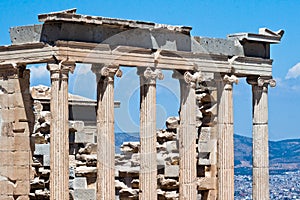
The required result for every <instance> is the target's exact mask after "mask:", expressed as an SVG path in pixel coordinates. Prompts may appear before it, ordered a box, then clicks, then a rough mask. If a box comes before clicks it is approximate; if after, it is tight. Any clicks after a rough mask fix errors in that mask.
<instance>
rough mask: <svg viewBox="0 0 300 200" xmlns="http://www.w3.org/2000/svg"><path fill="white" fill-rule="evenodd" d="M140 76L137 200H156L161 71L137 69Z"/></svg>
mask: <svg viewBox="0 0 300 200" xmlns="http://www.w3.org/2000/svg"><path fill="white" fill-rule="evenodd" d="M138 75H140V143H141V147H140V161H141V162H140V166H141V170H140V178H139V187H140V192H139V199H157V161H156V157H157V156H156V78H158V79H160V80H162V79H163V74H162V72H161V70H158V69H156V70H152V69H151V68H149V67H148V68H146V69H139V70H138Z"/></svg>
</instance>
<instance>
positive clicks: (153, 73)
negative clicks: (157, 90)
mask: <svg viewBox="0 0 300 200" xmlns="http://www.w3.org/2000/svg"><path fill="white" fill-rule="evenodd" d="M137 74H138V75H139V76H141V77H144V79H145V81H147V83H148V84H154V83H155V82H156V79H157V78H158V79H159V80H163V79H164V75H163V73H162V71H161V69H155V70H153V69H151V68H150V67H147V68H146V69H144V68H142V69H141V68H138V71H137Z"/></svg>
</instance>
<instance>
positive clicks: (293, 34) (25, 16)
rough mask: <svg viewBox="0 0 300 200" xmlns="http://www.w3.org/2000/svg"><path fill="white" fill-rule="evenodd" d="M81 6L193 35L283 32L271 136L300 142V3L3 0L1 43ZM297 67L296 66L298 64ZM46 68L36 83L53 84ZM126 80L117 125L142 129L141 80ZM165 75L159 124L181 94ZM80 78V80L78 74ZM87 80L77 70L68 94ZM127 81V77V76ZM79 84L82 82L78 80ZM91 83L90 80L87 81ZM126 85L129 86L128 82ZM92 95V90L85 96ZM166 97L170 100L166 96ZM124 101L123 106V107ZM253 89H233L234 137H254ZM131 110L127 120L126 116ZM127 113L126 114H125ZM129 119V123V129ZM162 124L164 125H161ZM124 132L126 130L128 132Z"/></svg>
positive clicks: (37, 69)
mask: <svg viewBox="0 0 300 200" xmlns="http://www.w3.org/2000/svg"><path fill="white" fill-rule="evenodd" d="M74 7H75V8H77V13H79V14H86V15H97V16H105V17H113V18H125V19H135V20H145V21H153V22H157V23H164V24H172V25H188V26H192V27H193V30H192V35H194V36H195V35H198V36H208V37H218V38H225V37H226V35H227V34H230V33H236V32H253V33H257V32H258V29H259V28H261V27H268V28H269V29H271V30H278V29H284V30H285V35H284V37H283V39H282V42H281V44H279V45H272V48H271V57H272V58H273V59H274V63H273V76H274V78H275V79H276V80H277V86H276V87H275V88H270V90H269V114H270V115H269V124H270V128H269V135H270V139H272V140H278V139H284V138H299V133H300V130H299V129H300V128H299V123H300V120H299V115H300V114H299V113H300V104H299V99H300V77H299V76H300V64H298V63H299V62H300V55H299V52H300V40H299V33H300V20H299V10H300V3H299V2H297V1H287V0H286V1H274V0H273V1H247V2H246V1H214V0H211V1H199V0H195V1H192V0H191V1H176V0H165V1H162V0H160V1H158V0H151V1H133V0H128V1H124V0H120V1H93V2H92V1H86V0H80V1H79V0H77V1H76V0H73V1H37V0H18V1H16V0H9V1H7V0H0V45H7V44H10V39H9V32H8V30H9V27H12V26H21V25H28V24H36V23H38V20H37V15H38V14H40V13H48V12H53V11H59V10H64V9H69V8H74ZM297 64H298V65H297ZM43 69H44V66H43V65H42V66H34V67H32V76H33V77H34V80H32V84H33V85H35V84H49V77H48V74H47V73H48V72H46V71H45V70H43ZM125 72H126V73H125V75H124V77H125V78H126V77H128V78H129V80H130V81H131V82H130V84H132V88H134V90H133V91H129V93H130V94H132V95H131V96H129V99H128V98H127V99H125V98H126V97H128V96H126V95H128V94H123V93H122V92H119V93H116V100H121V101H122V105H123V104H124V105H126V103H127V104H128V106H127V108H126V110H125V111H124V110H123V111H121V110H119V111H116V115H117V116H116V122H117V124H119V126H118V127H119V128H120V129H121V130H125V129H127V126H128V127H130V128H128V129H130V130H129V131H133V130H136V129H137V130H138V115H137V114H138V106H135V104H137V105H138V101H139V98H138V89H137V87H138V78H137V76H135V71H134V70H133V71H132V70H128V69H126V70H125ZM165 73H166V79H165V80H164V81H161V82H158V85H159V86H158V99H157V103H158V104H159V105H158V117H160V118H161V119H160V118H159V119H160V120H159V121H163V119H164V118H165V117H166V116H168V115H176V113H177V110H178V99H177V97H176V95H178V91H177V89H176V84H178V83H177V82H176V81H175V80H172V79H171V77H170V74H169V73H168V72H165ZM76 74H80V76H76ZM85 76H86V77H88V76H89V72H87V71H86V70H85V69H84V67H78V68H77V69H76V72H75V75H71V76H70V90H71V91H72V92H74V93H81V94H84V91H83V90H86V87H85V86H87V85H88V86H87V88H90V89H92V87H90V82H87V83H86V84H83V81H84V80H83V79H84V77H85ZM124 77H123V78H124ZM123 78H121V79H120V80H117V81H116V90H120V91H124V89H122V87H121V86H122V85H123V81H125V78H124V80H122V79H123ZM80 80H81V81H80ZM88 80H90V79H88ZM126 84H128V83H127V82H126ZM84 95H86V96H88V97H93V95H94V92H89V93H87V92H86V94H84ZM166 96H167V97H166ZM123 102H125V103H123ZM251 106H252V103H251V87H250V86H249V85H247V84H246V83H245V81H244V80H241V81H240V83H239V84H238V85H237V86H235V87H234V109H235V111H234V115H235V133H238V134H241V135H246V136H251V123H252V120H251V115H252V111H251V109H252V108H251ZM127 111H129V114H128V113H127V114H128V116H126V114H124V113H126V112H127ZM122 112H124V113H122ZM124 115H125V119H130V121H131V124H132V125H128V123H127V121H126V120H125V122H121V121H122V120H121V119H119V118H122V117H123V116H124ZM158 126H159V127H160V126H163V123H159V124H158ZM125 131H126V130H125Z"/></svg>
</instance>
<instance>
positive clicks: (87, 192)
mask: <svg viewBox="0 0 300 200" xmlns="http://www.w3.org/2000/svg"><path fill="white" fill-rule="evenodd" d="M74 199H76V200H95V199H96V190H95V189H75V190H74Z"/></svg>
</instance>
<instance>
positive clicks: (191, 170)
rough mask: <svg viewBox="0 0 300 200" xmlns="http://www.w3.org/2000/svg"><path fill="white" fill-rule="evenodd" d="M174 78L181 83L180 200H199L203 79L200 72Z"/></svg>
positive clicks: (175, 75) (178, 75)
mask: <svg viewBox="0 0 300 200" xmlns="http://www.w3.org/2000/svg"><path fill="white" fill-rule="evenodd" d="M173 77H175V78H179V82H180V111H179V118H180V124H179V132H178V134H179V135H178V137H179V138H178V139H179V157H180V159H179V168H180V169H179V199H180V200H196V199H197V185H196V183H197V168H196V166H197V164H196V157H197V154H196V153H197V152H196V137H197V130H196V109H197V108H196V94H195V88H196V83H197V82H200V81H201V79H202V77H201V74H200V72H196V73H194V74H191V73H190V72H185V73H184V75H183V76H182V75H180V73H179V72H175V73H174V75H173Z"/></svg>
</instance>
